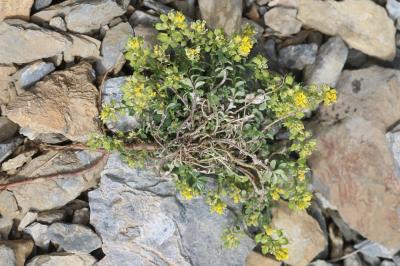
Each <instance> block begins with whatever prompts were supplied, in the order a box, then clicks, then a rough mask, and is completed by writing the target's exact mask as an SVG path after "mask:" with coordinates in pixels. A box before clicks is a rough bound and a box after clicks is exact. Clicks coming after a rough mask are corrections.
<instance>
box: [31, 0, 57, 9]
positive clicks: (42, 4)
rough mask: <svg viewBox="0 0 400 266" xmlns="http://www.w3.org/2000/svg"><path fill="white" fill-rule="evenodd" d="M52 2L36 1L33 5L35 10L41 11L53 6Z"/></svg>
mask: <svg viewBox="0 0 400 266" xmlns="http://www.w3.org/2000/svg"><path fill="white" fill-rule="evenodd" d="M51 2H53V0H35V3H34V4H33V9H34V10H41V9H43V8H46V7H48V6H49V5H51Z"/></svg>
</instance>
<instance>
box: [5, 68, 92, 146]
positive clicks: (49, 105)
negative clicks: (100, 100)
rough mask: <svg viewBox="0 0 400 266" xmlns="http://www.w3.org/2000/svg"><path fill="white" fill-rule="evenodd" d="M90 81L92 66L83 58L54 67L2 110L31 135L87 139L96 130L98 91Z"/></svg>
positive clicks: (80, 140) (32, 137) (84, 140)
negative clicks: (40, 80)
mask: <svg viewBox="0 0 400 266" xmlns="http://www.w3.org/2000/svg"><path fill="white" fill-rule="evenodd" d="M92 81H93V74H92V67H91V65H90V64H88V63H85V62H83V63H80V64H79V65H76V66H73V67H71V68H69V69H66V70H63V71H56V72H54V73H52V74H51V75H49V76H48V77H47V78H46V79H45V80H44V81H42V82H39V83H37V84H36V85H35V86H34V87H33V88H31V89H30V90H29V91H25V92H24V93H22V94H21V95H18V96H17V97H16V99H15V100H14V101H13V102H11V103H10V104H9V105H8V106H7V107H6V108H5V110H4V114H5V115H6V116H7V117H8V118H9V119H10V120H12V121H13V122H15V123H17V124H18V125H19V126H20V127H21V128H23V129H24V128H25V129H26V130H25V131H21V132H24V133H26V132H29V133H31V134H32V135H30V136H29V137H30V138H31V139H35V138H37V137H39V138H40V135H46V134H48V135H51V134H56V135H57V134H58V135H62V136H65V137H66V138H68V139H70V140H73V141H78V142H86V140H87V139H88V135H89V134H91V133H95V132H98V130H99V129H98V124H97V123H96V121H95V119H96V118H97V116H98V110H97V106H96V105H97V97H98V92H97V89H96V87H95V86H94V85H93V84H92ZM27 102H29V103H30V104H29V105H27V104H26V103H27Z"/></svg>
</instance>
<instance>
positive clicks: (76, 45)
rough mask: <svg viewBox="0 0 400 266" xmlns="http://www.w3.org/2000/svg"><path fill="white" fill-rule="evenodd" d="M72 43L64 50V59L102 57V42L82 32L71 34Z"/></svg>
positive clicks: (69, 60)
mask: <svg viewBox="0 0 400 266" xmlns="http://www.w3.org/2000/svg"><path fill="white" fill-rule="evenodd" d="M69 36H70V37H71V38H72V45H71V46H70V47H69V48H68V49H67V50H65V52H64V61H65V62H67V63H70V62H73V61H74V59H75V57H79V58H85V59H89V60H95V59H97V58H100V46H101V42H100V41H99V40H96V39H94V38H92V37H89V36H86V35H82V34H70V35H69Z"/></svg>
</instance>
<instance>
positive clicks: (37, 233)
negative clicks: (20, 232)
mask: <svg viewBox="0 0 400 266" xmlns="http://www.w3.org/2000/svg"><path fill="white" fill-rule="evenodd" d="M48 227H49V226H48V225H44V224H40V223H33V224H31V225H29V226H28V227H26V228H25V229H24V232H25V233H26V234H28V235H30V236H31V237H32V239H33V241H34V242H35V245H36V246H38V247H40V248H42V249H44V250H47V249H48V248H49V244H50V239H49V236H48V235H47V229H48Z"/></svg>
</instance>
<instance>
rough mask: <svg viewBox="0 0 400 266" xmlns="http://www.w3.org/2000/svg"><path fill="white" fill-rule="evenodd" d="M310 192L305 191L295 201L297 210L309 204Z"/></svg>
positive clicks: (303, 208)
mask: <svg viewBox="0 0 400 266" xmlns="http://www.w3.org/2000/svg"><path fill="white" fill-rule="evenodd" d="M311 200H312V194H311V193H310V192H305V193H304V194H303V195H302V197H301V198H299V199H298V200H297V202H296V205H297V208H298V209H299V210H305V209H307V208H308V207H309V206H310V205H311Z"/></svg>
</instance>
